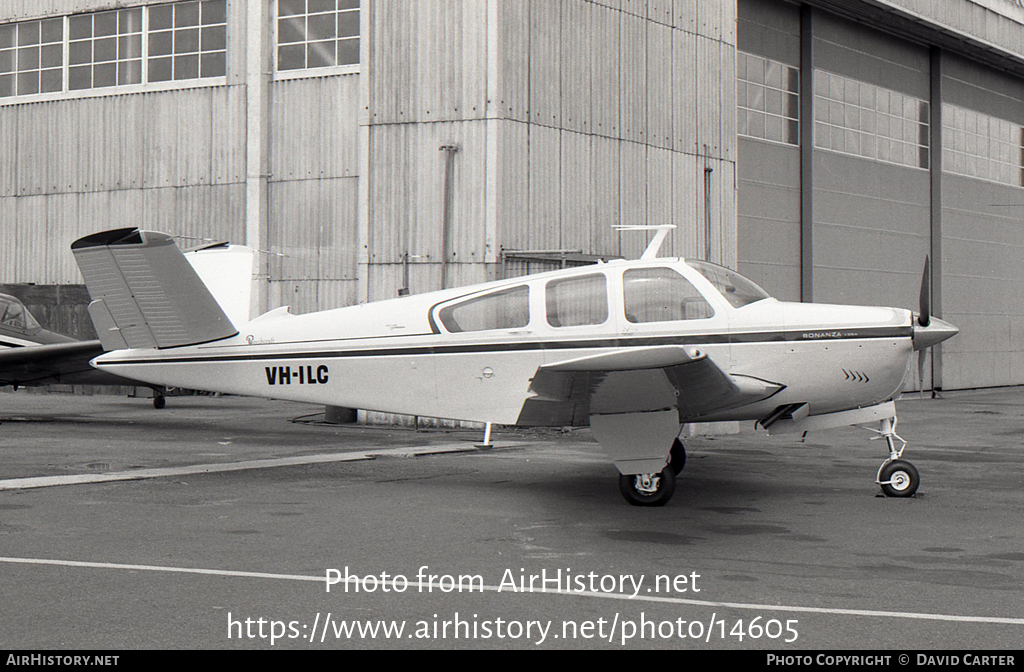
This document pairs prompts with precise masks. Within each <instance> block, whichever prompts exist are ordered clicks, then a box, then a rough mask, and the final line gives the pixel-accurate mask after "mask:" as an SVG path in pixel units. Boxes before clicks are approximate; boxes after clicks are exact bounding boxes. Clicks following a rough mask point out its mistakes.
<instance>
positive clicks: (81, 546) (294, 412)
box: [0, 388, 1024, 655]
mask: <svg viewBox="0 0 1024 672" xmlns="http://www.w3.org/2000/svg"><path fill="white" fill-rule="evenodd" d="M897 409H898V412H899V413H900V421H899V425H898V427H897V431H898V433H899V434H900V435H901V436H903V437H904V438H905V439H906V440H907V441H908V442H909V446H908V448H907V450H906V453H905V455H904V457H905V458H906V459H909V460H910V461H912V462H913V463H914V464H915V465H916V466H917V467H918V469H919V471H920V472H921V487H920V490H919V492H918V495H917V496H916V497H913V498H908V499H888V498H884V497H881V496H880V493H879V489H878V486H876V485H875V484H874V480H875V475H876V471H877V469H878V466H879V465H880V464H881V462H882V460H883V458H884V457H885V455H886V451H885V448H884V443H883V442H881V441H872V440H871V439H872V434H871V433H870V432H868V431H865V430H863V429H857V428H846V429H839V430H830V431H827V432H820V433H816V434H812V435H809V436H807V437H806V438H803V439H802V438H801V437H800V436H799V435H796V436H783V437H767V436H765V435H764V433H763V432H761V433H755V432H753V431H751V428H749V427H746V428H744V429H745V431H744V432H743V433H741V434H739V435H735V436H719V437H714V438H691V439H689V440H688V441H687V449H688V454H689V456H688V460H687V464H686V469H685V470H684V471H683V473H682V474H681V475H680V477H679V480H678V484H677V489H676V494H675V497H674V498H673V500H672V501H671V502H670V503H669V504H668V505H667V506H665V507H663V508H653V509H645V508H636V507H632V506H629V505H628V504H627V503H626V502H625V501H624V500H623V498H622V497H621V496H620V494H619V492H618V477H617V472H616V471H615V468H614V467H613V466H612V465H611V463H610V462H608V460H607V459H605V457H604V456H603V454H602V453H601V450H600V448H599V446H598V445H597V444H596V443H594V442H593V440H592V438H591V436H590V433H589V431H588V430H579V431H573V432H560V431H536V432H527V431H497V432H496V434H495V437H494V443H495V446H494V447H493V448H489V449H477V448H475V447H474V443H477V442H479V441H480V440H481V438H482V435H481V432H477V431H450V432H444V431H419V432H416V431H413V430H411V429H395V428H371V427H363V426H328V425H324V424H320V423H318V422H316V420H317V416H316V414H317V412H318V411H320V410H322V409H318V408H315V407H309V406H303V405H299V404H292V403H284V402H273V401H262V400H251V399H241V398H216V397H172V398H169V399H168V404H167V408H165V409H163V410H160V411H157V410H154V409H153V408H152V407H151V406H150V405H149V403H148V401H147V400H144V399H126V398H120V397H111V396H95V397H86V396H71V395H52V394H51V395H44V394H35V393H26V392H24V391H23V392H18V393H3V394H0V423H2V424H0V556H2V557H0V577H2V578H0V649H22V650H40V649H59V650H71V649H76V650H131V649H185V648H189V649H193V648H199V649H256V650H271V649H301V650H313V651H318V650H323V649H363V648H375V649H391V648H395V649H398V648H417V649H480V648H486V649H495V648H497V649H564V648H570V649H597V648H602V649H610V650H614V649H624V648H625V649H638V648H652V649H655V648H664V649H692V650H707V649H757V650H765V651H777V652H780V653H782V652H793V651H798V650H830V649H847V650H849V649H854V650H861V651H874V652H878V651H884V652H889V653H891V654H892V655H898V654H900V653H903V652H915V651H922V650H954V651H956V652H957V653H958V655H963V654H965V653H968V652H971V651H980V650H993V649H1006V650H1014V649H1020V648H1021V642H1022V641H1024V599H1022V596H1024V522H1022V518H1021V512H1022V510H1024V506H1022V505H1024V450H1022V447H1021V438H1022V437H1024V389H1021V388H1012V389H1001V390H989V391H978V392H957V393H947V394H946V395H945V396H944V398H942V399H935V400H932V399H918V398H917V395H910V397H909V398H907V399H904V400H901V401H900V402H898V403H897ZM311 414H312V415H311ZM346 572H347V573H348V577H349V581H348V582H346V581H345V580H344V579H345V575H346ZM531 577H532V580H533V583H532V585H531V583H530V581H531ZM328 578H330V579H332V580H334V581H335V583H334V584H333V585H331V586H329V588H330V590H329V591H328V581H327V579H328Z"/></svg>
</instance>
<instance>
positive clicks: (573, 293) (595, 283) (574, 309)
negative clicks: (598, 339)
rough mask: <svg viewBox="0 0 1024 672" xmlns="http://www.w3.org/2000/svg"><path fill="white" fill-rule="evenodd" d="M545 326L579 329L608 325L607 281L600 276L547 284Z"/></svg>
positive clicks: (555, 281)
mask: <svg viewBox="0 0 1024 672" xmlns="http://www.w3.org/2000/svg"><path fill="white" fill-rule="evenodd" d="M546 289H547V309H548V310H547V312H548V324H550V325H551V326H552V327H579V326H583V325H588V324H604V323H605V322H607V321H608V281H607V280H606V279H605V276H604V274H603V273H596V274H594V275H585V276H583V277H581V278H570V279H568V280H552V281H551V282H549V283H548V284H547V288H546Z"/></svg>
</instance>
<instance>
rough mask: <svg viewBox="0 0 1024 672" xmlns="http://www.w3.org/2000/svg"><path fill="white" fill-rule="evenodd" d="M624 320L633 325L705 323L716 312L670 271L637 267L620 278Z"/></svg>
mask: <svg viewBox="0 0 1024 672" xmlns="http://www.w3.org/2000/svg"><path fill="white" fill-rule="evenodd" d="M622 290H623V295H624V299H625V308H626V319H627V320H629V321H630V322H632V323H633V324H646V323H649V322H678V321H683V320H704V319H707V318H709V317H714V315H715V309H714V308H712V307H711V304H709V303H708V302H707V300H706V299H705V298H704V297H703V296H702V295H701V293H700V292H698V291H697V288H696V287H694V286H693V285H692V284H691V283H690V281H689V280H687V279H686V278H684V277H683V276H681V275H680V274H679V273H677V272H676V271H673V270H672V269H671V268H637V269H632V270H629V271H626V272H625V273H623V275H622Z"/></svg>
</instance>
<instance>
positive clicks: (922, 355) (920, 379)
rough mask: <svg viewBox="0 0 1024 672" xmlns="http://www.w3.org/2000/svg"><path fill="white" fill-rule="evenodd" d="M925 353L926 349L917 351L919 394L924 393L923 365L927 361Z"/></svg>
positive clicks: (926, 353) (926, 352)
mask: <svg viewBox="0 0 1024 672" xmlns="http://www.w3.org/2000/svg"><path fill="white" fill-rule="evenodd" d="M927 355H928V350H927V349H926V350H921V351H920V352H918V353H917V382H918V384H919V385H920V386H921V394H924V366H925V364H926V363H927V362H928V360H927Z"/></svg>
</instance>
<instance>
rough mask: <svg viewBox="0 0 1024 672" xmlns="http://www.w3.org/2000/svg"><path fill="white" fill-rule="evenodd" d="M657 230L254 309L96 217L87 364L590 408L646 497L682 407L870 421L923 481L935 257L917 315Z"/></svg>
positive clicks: (346, 392) (170, 375) (800, 425)
mask: <svg viewBox="0 0 1024 672" xmlns="http://www.w3.org/2000/svg"><path fill="white" fill-rule="evenodd" d="M640 228H644V227H640ZM646 228H651V227H646ZM654 228H657V229H658V232H657V234H656V235H655V236H654V238H653V240H652V242H651V245H650V247H649V248H648V249H647V251H646V252H645V253H644V255H643V256H642V257H641V258H640V259H638V260H620V261H612V262H607V263H600V264H597V265H594V266H586V267H580V268H570V269H564V270H559V271H553V272H549V273H541V274H537V275H531V276H526V277H518V278H511V279H506V280H498V281H494V282H488V283H484V284H480V285H476V286H471V287H460V288H456V289H445V290H441V291H435V292H430V293H425V294H419V295H414V296H406V297H401V298H397V299H391V300H386V301H379V302H373V303H368V304H362V305H357V306H350V307H346V308H339V309H335V310H327V311H322V312H316V313H310V314H305V315H292V314H291V313H290V312H289V311H288V308H279V309H277V310H273V311H271V312H269V313H266V314H264V315H261V316H259V317H256V318H255V319H253V320H249V321H244V322H241V321H239V320H234V321H233V320H232V319H231V318H230V317H229V316H228V315H227V314H225V313H224V311H223V310H222V309H221V307H220V305H219V304H218V302H217V300H215V298H214V297H213V296H212V295H211V294H210V292H209V291H208V290H207V287H206V285H204V283H203V282H202V281H201V280H200V278H199V277H198V276H197V275H196V273H195V272H194V271H193V269H192V268H191V267H190V265H189V264H188V263H187V262H186V260H185V259H184V258H183V256H182V253H181V252H180V251H179V250H178V248H177V246H176V245H175V244H174V241H173V240H172V239H171V238H170V237H169V236H167V235H166V234H162V233H157V232H152V231H140V230H138V229H119V230H114V231H105V232H102V233H97V234H94V235H91V236H87V237H85V238H82V239H80V240H78V241H76V242H75V243H74V244H73V245H72V250H73V252H74V255H75V258H76V261H77V262H78V265H79V268H80V269H81V271H82V275H83V276H84V278H85V282H86V284H87V286H88V289H89V293H90V295H91V297H92V299H93V302H92V304H91V305H90V307H89V311H90V315H91V317H92V319H93V321H94V323H95V325H96V330H97V332H98V333H99V336H100V340H101V341H102V343H103V347H104V349H105V350H108V351H110V352H107V353H106V354H103V355H102V356H99V357H97V358H96V359H95V360H93V365H94V366H96V367H97V368H99V369H101V370H103V371H107V372H110V373H113V374H116V375H120V376H127V377H131V378H134V379H138V380H143V381H147V382H150V383H152V384H155V385H167V386H174V387H185V388H190V389H198V390H209V391H214V392H224V393H230V394H239V395H249V396H258V397H269V398H276V399H285V400H292V401H300V402H309V403H313V404H323V405H329V406H346V407H351V408H362V409H365V410H372V411H382V412H386V413H397V414H408V415H420V416H429V417H437V418H450V419H457V420H467V421H476V422H481V423H496V424H503V425H514V426H520V427H535V426H555V427H563V426H586V425H589V426H590V427H591V429H592V431H593V434H594V436H595V438H596V439H597V440H598V442H599V443H600V445H601V446H602V448H603V449H604V450H605V451H606V452H607V453H608V455H609V457H610V458H611V460H612V461H613V462H614V464H615V466H616V467H617V468H618V470H619V472H620V477H619V486H620V490H621V492H622V494H623V496H624V497H625V498H626V500H627V501H629V502H630V503H631V504H636V505H647V506H658V505H663V504H665V503H666V502H667V501H668V500H669V499H670V498H671V496H672V494H673V491H674V488H675V482H676V476H677V475H678V473H679V472H680V470H681V469H682V468H683V465H684V463H685V457H686V452H685V449H684V447H683V444H682V443H681V442H680V440H679V436H680V434H681V432H682V428H683V426H684V425H685V424H687V423H701V422H722V421H756V423H757V425H758V426H759V427H761V428H764V429H766V430H768V431H769V432H770V433H778V432H793V431H797V432H802V431H809V430H819V429H827V428H831V427H841V426H847V425H875V426H877V428H878V429H877V430H875V431H877V432H879V433H880V434H881V436H883V437H884V438H885V441H886V445H887V447H888V453H889V454H888V458H887V459H886V460H885V461H884V462H883V464H882V466H881V467H880V468H879V470H878V473H877V477H876V482H877V483H878V484H879V485H880V486H881V488H882V490H883V492H884V493H885V494H886V495H889V496H894V497H906V496H910V495H912V494H914V492H915V491H916V490H917V488H918V484H919V475H918V472H917V470H916V469H915V468H914V466H913V465H912V464H910V463H909V462H908V461H906V460H904V459H902V454H903V449H904V447H905V446H906V443H905V442H904V441H903V440H902V439H901V438H900V437H899V436H898V435H897V434H896V431H895V430H896V408H895V403H894V402H895V398H896V397H897V395H899V393H900V390H901V389H902V386H903V383H904V379H905V378H906V376H907V373H908V371H909V369H910V365H911V361H912V358H913V355H914V353H915V351H921V350H924V349H925V348H928V347H931V346H933V345H935V344H937V343H939V342H941V341H944V340H945V339H947V338H950V337H952V336H954V335H955V334H956V333H957V332H958V330H957V328H956V327H954V326H952V325H951V324H949V323H947V322H944V321H942V320H940V319H937V318H935V317H932V316H931V315H930V309H929V300H928V296H929V295H930V290H929V287H928V286H927V285H928V276H929V271H928V269H927V266H926V271H925V283H924V286H923V287H922V292H921V296H922V299H921V308H920V311H919V312H917V313H914V312H912V311H910V310H906V309H902V308H878V307H864V306H839V305H823V304H804V303H789V302H782V301H778V300H776V299H774V298H772V297H770V296H769V295H768V294H767V293H766V292H765V291H764V290H763V289H761V288H760V287H758V286H757V285H756V284H755V283H753V282H752V281H750V280H748V279H747V278H744V277H743V276H741V275H739V274H738V273H736V272H734V271H732V270H729V269H727V268H724V267H722V266H717V265H714V264H711V263H708V262H704V261H693V260H685V259H677V258H661V257H659V256H658V251H659V249H660V246H661V244H662V242H663V241H664V239H665V236H666V235H667V234H668V232H669V229H670V228H671V227H654ZM247 281H248V278H246V282H247Z"/></svg>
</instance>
